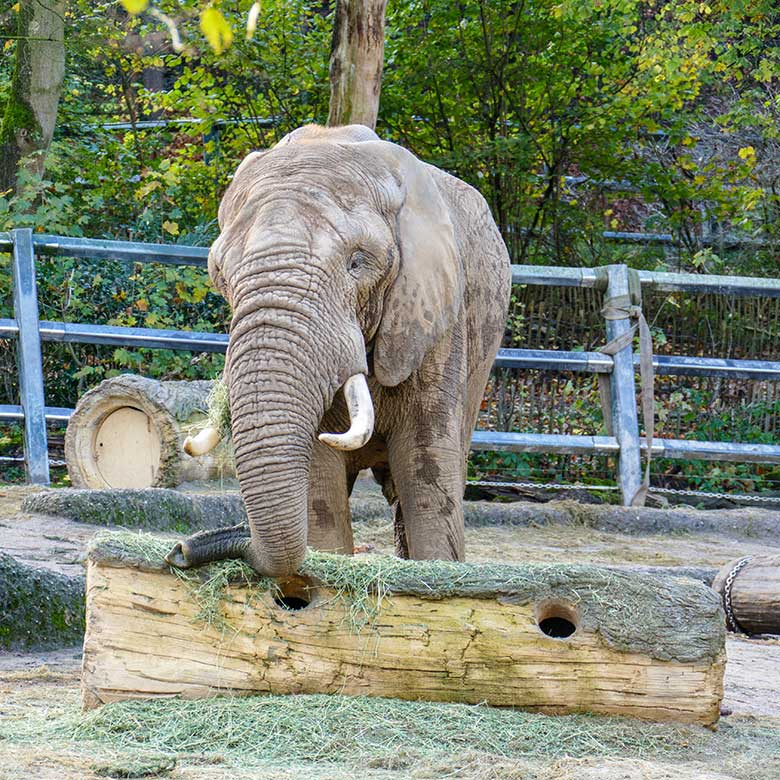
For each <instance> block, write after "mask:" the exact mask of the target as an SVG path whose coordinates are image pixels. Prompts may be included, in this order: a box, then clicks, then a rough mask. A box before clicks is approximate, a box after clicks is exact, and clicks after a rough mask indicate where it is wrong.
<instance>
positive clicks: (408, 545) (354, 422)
mask: <svg viewBox="0 0 780 780" xmlns="http://www.w3.org/2000/svg"><path fill="white" fill-rule="evenodd" d="M219 224H220V230H221V233H220V236H219V238H218V239H217V241H216V242H215V243H214V245H213V246H212V249H211V252H210V255H209V272H210V274H211V277H212V279H213V280H214V283H215V284H216V286H217V288H218V289H219V291H220V292H221V293H222V294H223V295H224V296H225V297H226V298H227V300H228V301H229V302H230V305H231V307H232V310H233V319H232V323H231V332H230V346H229V348H228V355H227V361H226V368H225V378H226V381H227V385H228V390H229V396H230V406H231V413H232V426H233V446H234V449H235V457H236V470H237V474H238V479H239V484H240V487H241V493H242V495H243V498H244V501H245V503H246V508H247V516H248V518H249V533H251V541H248V542H247V543H240V541H235V543H233V542H231V545H232V547H231V549H236V550H240V551H241V554H242V556H243V557H245V558H246V559H247V560H248V561H249V563H250V564H251V565H252V566H254V567H255V569H257V570H258V571H259V572H261V573H263V574H268V575H271V576H283V575H287V574H290V573H292V572H294V571H296V570H297V568H298V567H299V566H300V564H301V562H302V560H303V557H304V555H305V550H306V546H307V543H308V544H309V545H310V546H312V547H316V548H318V549H325V550H335V551H340V552H344V553H351V552H352V549H353V541H352V529H351V522H350V512H349V502H348V498H349V493H350V491H351V489H352V485H353V483H354V480H355V478H356V476H357V474H358V472H359V471H360V470H361V469H363V468H372V469H373V473H374V475H375V477H376V478H377V480H378V481H379V482H380V484H381V485H382V487H383V492H384V494H385V496H386V497H387V499H388V500H389V501H390V502H391V503H392V504H394V505H395V532H396V547H397V551H398V554H399V555H402V556H406V557H411V558H418V559H424V558H428V559H429V558H442V559H452V560H461V559H462V558H463V557H464V541H463V511H462V495H463V487H464V479H465V464H466V457H467V454H468V450H469V442H470V439H471V432H472V430H473V428H474V425H475V422H476V418H477V413H478V410H479V405H480V402H481V399H482V394H483V392H484V388H485V383H486V381H487V377H488V373H489V371H490V368H491V365H492V363H493V360H494V357H495V353H496V349H497V348H498V345H499V342H500V340H501V337H502V335H503V332H504V324H505V320H506V313H507V305H508V299H509V290H510V278H511V276H510V266H509V258H508V255H507V251H506V248H505V246H504V244H503V242H502V240H501V237H500V235H499V232H498V230H497V228H496V225H495V223H494V222H493V219H492V218H491V216H490V212H489V210H488V207H487V205H486V203H485V201H484V199H483V198H482V196H481V195H480V194H479V193H478V192H477V191H476V190H474V189H473V188H472V187H470V186H469V185H467V184H465V183H464V182H462V181H460V180H458V179H456V178H454V177H453V176H450V175H449V174H447V173H444V172H443V171H441V170H438V169H437V168H434V167H432V166H430V165H426V164H425V163H422V162H420V161H419V160H418V159H417V158H415V157H414V156H413V155H412V154H411V153H409V152H408V151H406V150H404V149H403V148H401V147H399V146H396V145H395V144H391V143H388V142H386V141H380V140H379V139H378V138H377V136H376V135H375V134H374V133H373V132H372V131H370V130H368V129H366V128H365V127H360V126H349V127H339V128H320V127H317V126H314V125H309V126H306V127H303V128H299V129H298V130H296V131H294V132H293V133H291V134H289V135H288V136H286V137H285V138H284V139H283V140H282V141H281V142H279V143H278V144H277V145H276V146H275V147H273V148H272V149H270V150H268V151H264V152H256V153H253V154H250V155H249V156H248V157H247V158H246V159H245V160H244V161H243V162H242V163H241V165H240V166H239V168H238V170H237V172H236V174H235V176H234V178H233V181H232V183H231V184H230V187H229V188H228V190H227V192H226V194H225V196H224V198H223V200H222V204H221V206H220V210H219ZM366 379H367V382H366V381H365V380H366ZM348 380H349V381H348ZM345 383H347V386H346V387H345ZM342 388H344V392H342ZM345 393H346V394H347V396H348V398H347V399H346V400H345V398H344V395H345ZM372 402H373V403H372ZM371 407H372V408H371ZM347 429H350V430H349V434H348V435H345V436H335V437H334V436H333V434H334V433H336V432H343V431H346V430H347ZM320 436H321V437H322V438H321V439H320V438H319V437H320ZM244 533H245V534H246V533H247V532H244ZM228 546H230V545H228ZM217 555H219V556H222V557H224V555H225V542H224V540H222V541H221V546H219V545H218V550H217V551H216V552H215V553H214V557H217ZM207 557H208V556H207ZM181 558H182V556H181V555H179V556H178V558H175V560H176V562H178V563H181V562H182V561H181ZM202 559H203V555H202V551H201V553H199V557H198V560H202ZM184 565H186V561H185V562H184Z"/></svg>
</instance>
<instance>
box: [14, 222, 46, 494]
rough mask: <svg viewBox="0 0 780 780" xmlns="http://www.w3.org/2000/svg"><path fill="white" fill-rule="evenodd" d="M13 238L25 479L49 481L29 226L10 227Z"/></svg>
mask: <svg viewBox="0 0 780 780" xmlns="http://www.w3.org/2000/svg"><path fill="white" fill-rule="evenodd" d="M11 240H12V241H13V245H14V251H13V267H12V270H11V274H12V276H13V291H14V317H15V318H16V324H17V327H18V328H19V337H18V340H17V345H16V350H17V361H18V364H19V396H20V400H21V405H22V409H23V410H24V462H25V469H26V471H27V481H28V482H32V483H34V484H37V485H48V484H49V446H48V442H47V439H46V402H45V400H44V391H43V359H42V356H41V335H40V332H39V322H38V288H37V285H36V282H35V254H34V249H33V240H32V230H30V228H19V229H17V230H12V231H11Z"/></svg>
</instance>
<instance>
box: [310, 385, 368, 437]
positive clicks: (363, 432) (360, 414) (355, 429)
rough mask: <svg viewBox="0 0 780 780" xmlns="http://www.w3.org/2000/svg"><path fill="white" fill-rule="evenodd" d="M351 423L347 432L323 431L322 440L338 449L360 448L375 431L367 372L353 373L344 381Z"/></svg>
mask: <svg viewBox="0 0 780 780" xmlns="http://www.w3.org/2000/svg"><path fill="white" fill-rule="evenodd" d="M343 390H344V398H346V399H347V408H348V409H349V419H350V422H351V425H350V427H349V430H348V431H347V432H346V433H321V434H320V435H319V439H320V441H321V442H324V443H325V444H327V445H329V446H330V447H333V448H334V449H337V450H357V449H360V448H361V447H362V446H363V445H364V444H365V443H366V442H367V441H368V440H369V439H370V438H371V434H372V433H373V432H374V404H373V403H372V402H371V393H370V392H369V389H368V382H366V377H365V374H353V375H352V376H351V377H350V378H349V379H347V381H346V382H344V387H343Z"/></svg>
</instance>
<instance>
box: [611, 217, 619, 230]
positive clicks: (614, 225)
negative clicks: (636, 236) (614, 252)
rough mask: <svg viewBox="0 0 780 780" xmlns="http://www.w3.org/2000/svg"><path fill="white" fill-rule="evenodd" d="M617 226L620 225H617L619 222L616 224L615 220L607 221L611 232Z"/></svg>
mask: <svg viewBox="0 0 780 780" xmlns="http://www.w3.org/2000/svg"><path fill="white" fill-rule="evenodd" d="M618 224H620V223H619V222H618V221H617V220H616V219H611V220H610V221H609V226H610V227H611V228H612V229H613V230H615V229H616V228H617V226H618Z"/></svg>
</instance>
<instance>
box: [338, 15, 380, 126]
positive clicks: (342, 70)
mask: <svg viewBox="0 0 780 780" xmlns="http://www.w3.org/2000/svg"><path fill="white" fill-rule="evenodd" d="M386 5H387V0H338V3H337V4H336V18H335V21H334V25H333V43H332V44H331V52H330V114H329V116H328V125H329V126H330V127H335V126H337V125H351V124H360V125H365V126H366V127H370V128H371V129H372V130H373V129H374V127H375V126H376V117H377V113H378V112H379V93H380V90H381V88H382V61H383V58H384V51H385V6H386Z"/></svg>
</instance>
